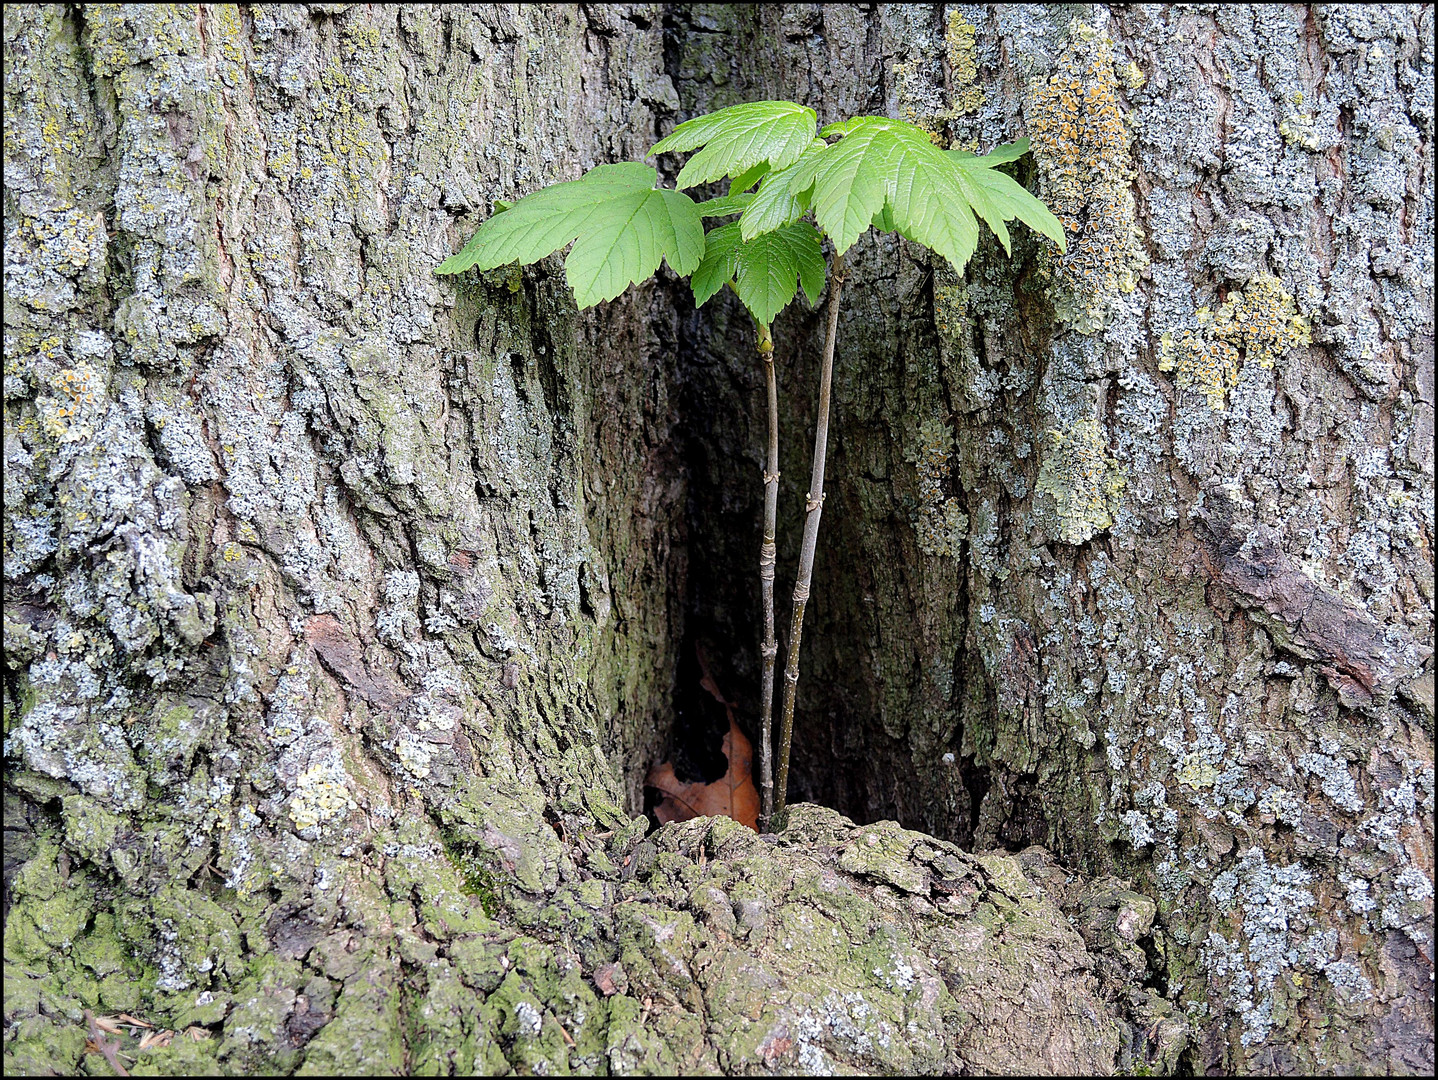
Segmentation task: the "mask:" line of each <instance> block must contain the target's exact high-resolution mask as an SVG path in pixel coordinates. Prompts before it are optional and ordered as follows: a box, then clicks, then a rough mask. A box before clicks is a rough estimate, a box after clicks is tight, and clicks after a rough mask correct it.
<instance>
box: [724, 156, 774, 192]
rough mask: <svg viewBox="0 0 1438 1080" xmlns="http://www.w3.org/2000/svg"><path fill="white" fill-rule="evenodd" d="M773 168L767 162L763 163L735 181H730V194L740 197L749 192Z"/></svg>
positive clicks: (747, 170) (746, 171)
mask: <svg viewBox="0 0 1438 1080" xmlns="http://www.w3.org/2000/svg"><path fill="white" fill-rule="evenodd" d="M771 168H772V166H771V165H770V164H769V163H768V162H767V161H761V162H759V164H757V165H755V166H754V167H753V168H752V169H746V170H745V171H744V172H742V173H740V174H739V175H738V176H736V177H734V179H733V180H731V181H729V194H730V195H738V194H739V193H740V192H744V191H748V190H749V189H750V188H751V187H753V186H754V185H755V184H757V183H758V182H759V181H760V180H762V179H763V178H764V175H765V174H766V173H768V172H769V170H770V169H771Z"/></svg>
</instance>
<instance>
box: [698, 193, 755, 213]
mask: <svg viewBox="0 0 1438 1080" xmlns="http://www.w3.org/2000/svg"><path fill="white" fill-rule="evenodd" d="M753 201H754V193H753V192H752V191H742V192H740V193H739V194H738V195H721V196H719V197H718V198H717V199H706V200H705V201H704V202H702V203H700V204H699V216H700V217H707V218H711V217H728V216H729V215H730V214H742V213H743V212H744V210H745V209H746V208H747V207H748V206H749V204H750V203H751V202H753Z"/></svg>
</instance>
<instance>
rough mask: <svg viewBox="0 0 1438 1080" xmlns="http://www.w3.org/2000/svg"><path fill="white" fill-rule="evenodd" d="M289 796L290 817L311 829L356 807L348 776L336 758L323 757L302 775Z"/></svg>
mask: <svg viewBox="0 0 1438 1080" xmlns="http://www.w3.org/2000/svg"><path fill="white" fill-rule="evenodd" d="M296 783H297V788H296V791H295V794H294V797H293V798H291V799H290V820H291V821H293V822H294V823H295V826H296V828H300V829H308V828H311V827H313V826H315V825H320V824H322V823H324V822H326V821H332V820H334V819H335V818H337V817H340V816H342V815H343V814H344V813H345V812H346V811H349V810H353V809H354V808H355V802H354V800H353V799H351V798H350V794H349V777H348V776H347V775H345V771H344V769H343V768H341V767H340V766H339V765H338V764H336V763H335V762H334V761H321V762H320V763H319V764H317V765H314V766H311V767H310V768H309V769H306V770H305V771H304V772H302V773H301V774H300V776H299V779H298V781H297V782H296Z"/></svg>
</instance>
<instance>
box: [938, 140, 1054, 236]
mask: <svg viewBox="0 0 1438 1080" xmlns="http://www.w3.org/2000/svg"><path fill="white" fill-rule="evenodd" d="M982 160H983V159H982V158H976V159H974V160H972V161H962V160H960V161H956V162H955V164H956V165H957V166H958V173H957V176H958V181H959V187H960V189H961V190H962V191H963V192H964V195H965V197H966V198H968V200H969V202H970V203H971V204H972V205H973V207H974V209H975V210H976V211H978V213H979V216H980V217H982V218H983V219H984V220H985V221H986V222H988V223H989V227H990V228H991V229H993V230H994V232H995V233H996V234H997V235H998V238H999V240H1000V242H1002V243H1003V245H1004V250H1005V251H1008V250H1009V236H1008V230H1007V229H1005V228H1004V227H1003V222H1004V221H1006V220H1009V219H1011V218H1018V219H1019V220H1020V221H1022V222H1023V223H1024V224H1025V225H1027V226H1028V227H1029V228H1031V229H1033V230H1034V232H1036V233H1039V234H1041V235H1043V236H1047V237H1048V238H1049V239H1050V240H1052V241H1053V242H1054V243H1056V244H1057V245H1058V246H1059V250H1060V251H1065V250H1067V249H1068V243H1067V241H1066V240H1065V238H1064V228H1063V226H1062V225H1061V224H1060V223H1059V220H1058V218H1056V217H1054V215H1053V214H1052V213H1051V212H1050V211H1049V208H1048V207H1047V206H1045V205H1044V204H1043V203H1042V202H1041V201H1040V200H1039V199H1038V198H1036V197H1035V196H1034V195H1032V194H1030V193H1029V192H1028V191H1026V190H1025V189H1024V187H1023V185H1021V184H1020V183H1019V182H1018V181H1017V180H1015V179H1013V177H1011V176H1008V175H1006V174H1004V173H1001V172H997V171H996V170H994V169H992V168H988V167H984V166H980V165H979V162H980V161H982Z"/></svg>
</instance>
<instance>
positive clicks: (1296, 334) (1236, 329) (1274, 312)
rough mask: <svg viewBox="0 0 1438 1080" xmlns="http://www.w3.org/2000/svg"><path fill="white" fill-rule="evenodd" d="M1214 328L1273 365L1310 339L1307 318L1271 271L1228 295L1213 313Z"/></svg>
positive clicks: (1252, 356) (1248, 355)
mask: <svg viewBox="0 0 1438 1080" xmlns="http://www.w3.org/2000/svg"><path fill="white" fill-rule="evenodd" d="M1213 332H1214V333H1215V334H1217V335H1218V336H1219V337H1221V338H1223V339H1224V340H1225V341H1227V342H1229V343H1230V344H1232V345H1235V346H1237V347H1238V348H1240V349H1242V350H1243V353H1244V359H1245V360H1252V361H1255V362H1256V363H1257V364H1258V366H1259V367H1262V368H1271V367H1273V365H1274V363H1275V362H1276V361H1277V360H1278V358H1279V357H1280V356H1282V355H1283V354H1284V353H1286V352H1287V351H1288V350H1289V349H1291V348H1293V347H1294V346H1296V345H1307V344H1308V341H1309V333H1308V320H1307V319H1305V318H1304V317H1303V316H1301V315H1299V314H1298V309H1297V308H1296V307H1295V306H1294V303H1293V297H1292V296H1290V295H1289V294H1288V293H1287V292H1286V291H1285V290H1284V288H1283V283H1282V282H1281V281H1279V280H1278V278H1276V277H1274V276H1273V275H1272V274H1259V275H1258V276H1257V277H1255V278H1254V279H1253V280H1252V281H1251V282H1249V283H1248V287H1247V289H1245V290H1244V291H1243V292H1236V293H1233V294H1232V295H1231V296H1229V298H1228V302H1227V303H1225V304H1224V305H1223V306H1222V307H1220V308H1219V309H1218V312H1217V314H1215V315H1214V318H1213Z"/></svg>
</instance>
